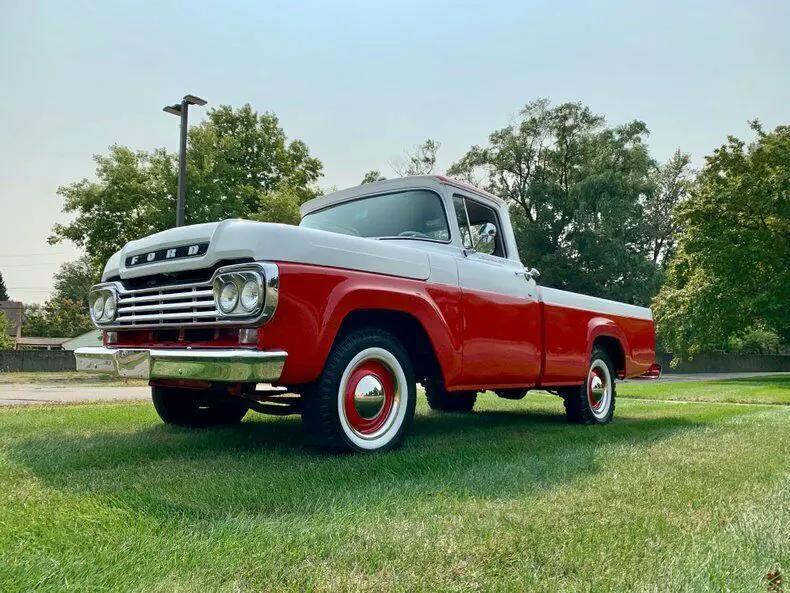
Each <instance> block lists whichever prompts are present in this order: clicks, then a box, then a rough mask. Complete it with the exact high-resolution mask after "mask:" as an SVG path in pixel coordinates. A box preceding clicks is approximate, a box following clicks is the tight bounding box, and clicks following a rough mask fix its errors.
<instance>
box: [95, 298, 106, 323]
mask: <svg viewBox="0 0 790 593" xmlns="http://www.w3.org/2000/svg"><path fill="white" fill-rule="evenodd" d="M103 314H104V295H102V294H100V295H98V296H97V297H96V300H95V301H93V318H94V319H95V320H96V321H98V320H99V319H101V316H102V315H103Z"/></svg>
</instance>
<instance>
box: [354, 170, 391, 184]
mask: <svg viewBox="0 0 790 593" xmlns="http://www.w3.org/2000/svg"><path fill="white" fill-rule="evenodd" d="M385 179H387V178H386V177H384V175H382V174H381V171H379V170H377V169H373V170H371V171H368V172H367V173H365V176H364V177H363V178H362V183H360V185H364V184H366V183H373V182H375V181H384V180H385Z"/></svg>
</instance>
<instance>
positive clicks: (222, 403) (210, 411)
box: [151, 385, 249, 426]
mask: <svg viewBox="0 0 790 593" xmlns="http://www.w3.org/2000/svg"><path fill="white" fill-rule="evenodd" d="M151 399H152V400H153V402H154V408H155V409H156V413H157V414H159V417H160V418H161V419H162V421H163V422H164V423H165V424H175V425H178V426H216V425H219V424H238V423H239V422H241V420H242V418H244V416H245V414H246V413H247V410H248V409H249V408H248V406H247V404H246V403H244V401H243V400H242V399H240V398H237V397H232V396H230V395H227V394H225V393H220V392H218V391H215V390H206V391H200V390H195V389H183V388H179V387H164V386H161V385H154V386H153V387H151Z"/></svg>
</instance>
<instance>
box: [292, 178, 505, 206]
mask: <svg viewBox="0 0 790 593" xmlns="http://www.w3.org/2000/svg"><path fill="white" fill-rule="evenodd" d="M448 185H449V186H452V187H456V188H459V189H463V190H466V191H467V192H471V193H474V194H477V195H479V196H482V197H484V198H488V199H489V200H492V201H494V202H496V203H497V204H499V205H502V206H504V205H505V202H504V200H502V199H501V198H498V197H497V196H495V195H493V194H490V193H488V192H487V191H485V190H482V189H480V188H477V187H475V186H473V185H470V184H468V183H464V182H463V181H458V180H455V179H450V178H449V177H444V176H442V175H417V176H412V177H400V178H397V179H386V180H384V181H375V182H373V183H365V184H363V185H357V186H355V187H349V188H348V189H343V190H340V191H336V192H332V193H330V194H326V195H325V196H321V197H320V198H316V199H314V200H310V201H309V202H305V203H304V204H302V206H301V207H300V209H299V212H300V214H301V215H302V216H305V215H307V214H310V213H311V212H315V211H316V210H322V209H323V208H326V207H327V206H332V205H334V204H339V203H341V202H348V201H350V200H354V199H356V198H361V197H363V196H369V195H374V194H380V193H387V192H391V191H397V190H404V189H434V190H437V191H439V190H441V187H442V186H448Z"/></svg>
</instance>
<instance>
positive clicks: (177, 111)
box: [163, 95, 206, 226]
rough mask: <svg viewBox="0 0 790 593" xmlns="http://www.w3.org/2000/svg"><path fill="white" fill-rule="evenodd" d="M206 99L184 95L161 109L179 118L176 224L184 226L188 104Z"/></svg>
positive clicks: (200, 102) (199, 104)
mask: <svg viewBox="0 0 790 593" xmlns="http://www.w3.org/2000/svg"><path fill="white" fill-rule="evenodd" d="M205 104H206V101H204V100H203V99H201V98H200V97H196V96H195V95H185V96H184V98H183V99H182V100H181V103H175V104H174V105H167V106H166V107H164V109H163V111H165V112H167V113H170V114H172V115H178V116H179V117H180V118H181V136H180V139H179V140H180V141H179V148H178V197H177V199H176V226H184V209H185V205H186V195H187V124H188V120H189V106H190V105H198V106H203V105H205Z"/></svg>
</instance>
